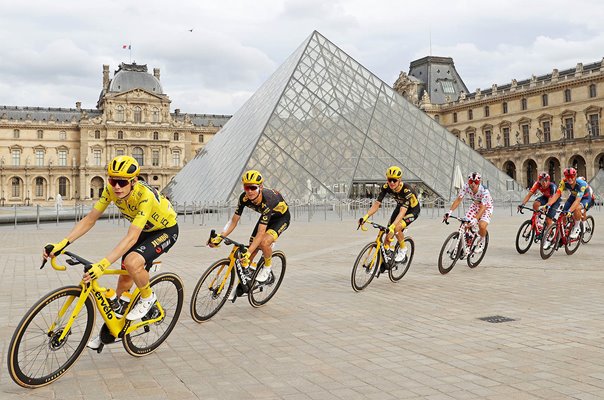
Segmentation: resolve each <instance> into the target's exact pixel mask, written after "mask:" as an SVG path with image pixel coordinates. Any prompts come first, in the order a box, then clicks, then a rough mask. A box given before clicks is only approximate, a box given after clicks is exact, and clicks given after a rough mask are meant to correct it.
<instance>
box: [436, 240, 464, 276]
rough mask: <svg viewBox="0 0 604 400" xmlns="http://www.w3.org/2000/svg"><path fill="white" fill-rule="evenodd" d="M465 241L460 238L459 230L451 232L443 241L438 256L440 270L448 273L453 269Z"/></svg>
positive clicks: (443, 273) (444, 273)
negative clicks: (462, 241)
mask: <svg viewBox="0 0 604 400" xmlns="http://www.w3.org/2000/svg"><path fill="white" fill-rule="evenodd" d="M462 246H463V243H461V241H460V240H459V232H453V233H452V234H450V235H449V236H448V237H447V239H445V243H443V246H442V248H441V249H440V254H439V256H438V272H440V273H441V274H442V275H446V274H448V273H449V271H451V270H452V269H453V267H454V266H455V263H456V262H457V260H459V255H460V252H461V247H462Z"/></svg>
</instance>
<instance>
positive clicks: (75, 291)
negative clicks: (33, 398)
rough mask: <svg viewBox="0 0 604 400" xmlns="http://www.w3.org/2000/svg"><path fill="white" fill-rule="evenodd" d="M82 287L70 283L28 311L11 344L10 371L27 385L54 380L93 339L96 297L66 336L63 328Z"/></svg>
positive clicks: (87, 305) (38, 384)
mask: <svg viewBox="0 0 604 400" xmlns="http://www.w3.org/2000/svg"><path fill="white" fill-rule="evenodd" d="M81 293H82V288H81V287H79V286H66V287H62V288H60V289H57V290H54V291H52V292H50V293H48V294H47V295H46V296H44V297H42V298H41V299H40V300H38V302H37V303H36V304H34V305H33V306H32V307H31V308H30V309H29V311H27V313H26V314H25V316H24V317H23V319H21V322H19V325H17V328H16V329H15V333H14V334H13V338H12V340H11V342H10V345H9V347H8V351H7V353H8V372H9V374H10V376H11V378H13V380H14V381H15V382H16V383H17V384H18V385H20V386H23V387H26V388H38V387H41V386H44V385H48V384H49V383H52V382H54V381H55V380H57V379H58V378H60V377H61V376H63V374H64V373H65V372H67V370H68V369H69V368H70V367H71V366H72V365H73V363H74V362H75V361H76V360H77V359H78V357H79V356H80V354H82V351H83V350H84V346H86V343H87V342H88V340H89V339H90V334H91V333H92V328H93V327H94V319H95V309H94V303H93V301H92V298H90V297H87V298H86V300H85V301H84V306H83V307H82V309H81V310H80V312H79V314H78V316H77V318H76V319H75V320H74V321H73V324H72V325H71V329H70V330H69V332H68V333H67V335H66V336H65V338H64V339H63V340H62V341H60V342H59V337H60V336H61V334H62V333H63V330H64V329H63V328H64V327H65V325H66V324H67V322H68V320H69V317H70V316H71V313H72V311H73V309H74V307H75V305H76V304H77V302H78V299H79V296H80V294H81Z"/></svg>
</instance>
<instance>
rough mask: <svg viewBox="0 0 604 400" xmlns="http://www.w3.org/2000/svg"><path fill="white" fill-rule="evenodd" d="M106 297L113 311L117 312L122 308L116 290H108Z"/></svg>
mask: <svg viewBox="0 0 604 400" xmlns="http://www.w3.org/2000/svg"><path fill="white" fill-rule="evenodd" d="M105 297H106V298H107V301H108V302H109V306H110V307H111V309H112V310H113V311H117V310H118V309H119V307H120V304H119V302H118V300H117V293H115V290H113V289H107V291H106V292H105Z"/></svg>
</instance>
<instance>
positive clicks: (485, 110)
mask: <svg viewBox="0 0 604 400" xmlns="http://www.w3.org/2000/svg"><path fill="white" fill-rule="evenodd" d="M489 115H491V109H490V108H489V106H484V116H485V117H488V116H489Z"/></svg>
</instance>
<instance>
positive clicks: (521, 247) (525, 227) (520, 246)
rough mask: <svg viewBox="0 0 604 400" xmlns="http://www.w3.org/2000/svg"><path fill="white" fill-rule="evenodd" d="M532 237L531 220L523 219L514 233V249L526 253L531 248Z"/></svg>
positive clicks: (533, 233)
mask: <svg viewBox="0 0 604 400" xmlns="http://www.w3.org/2000/svg"><path fill="white" fill-rule="evenodd" d="M534 238H535V231H534V230H533V224H532V222H531V220H530V219H529V220H526V221H524V222H523V223H522V225H520V229H518V233H517V234H516V251H517V252H518V253H520V254H524V253H526V252H527V251H528V249H530V248H531V245H532V244H533V239H534Z"/></svg>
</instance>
